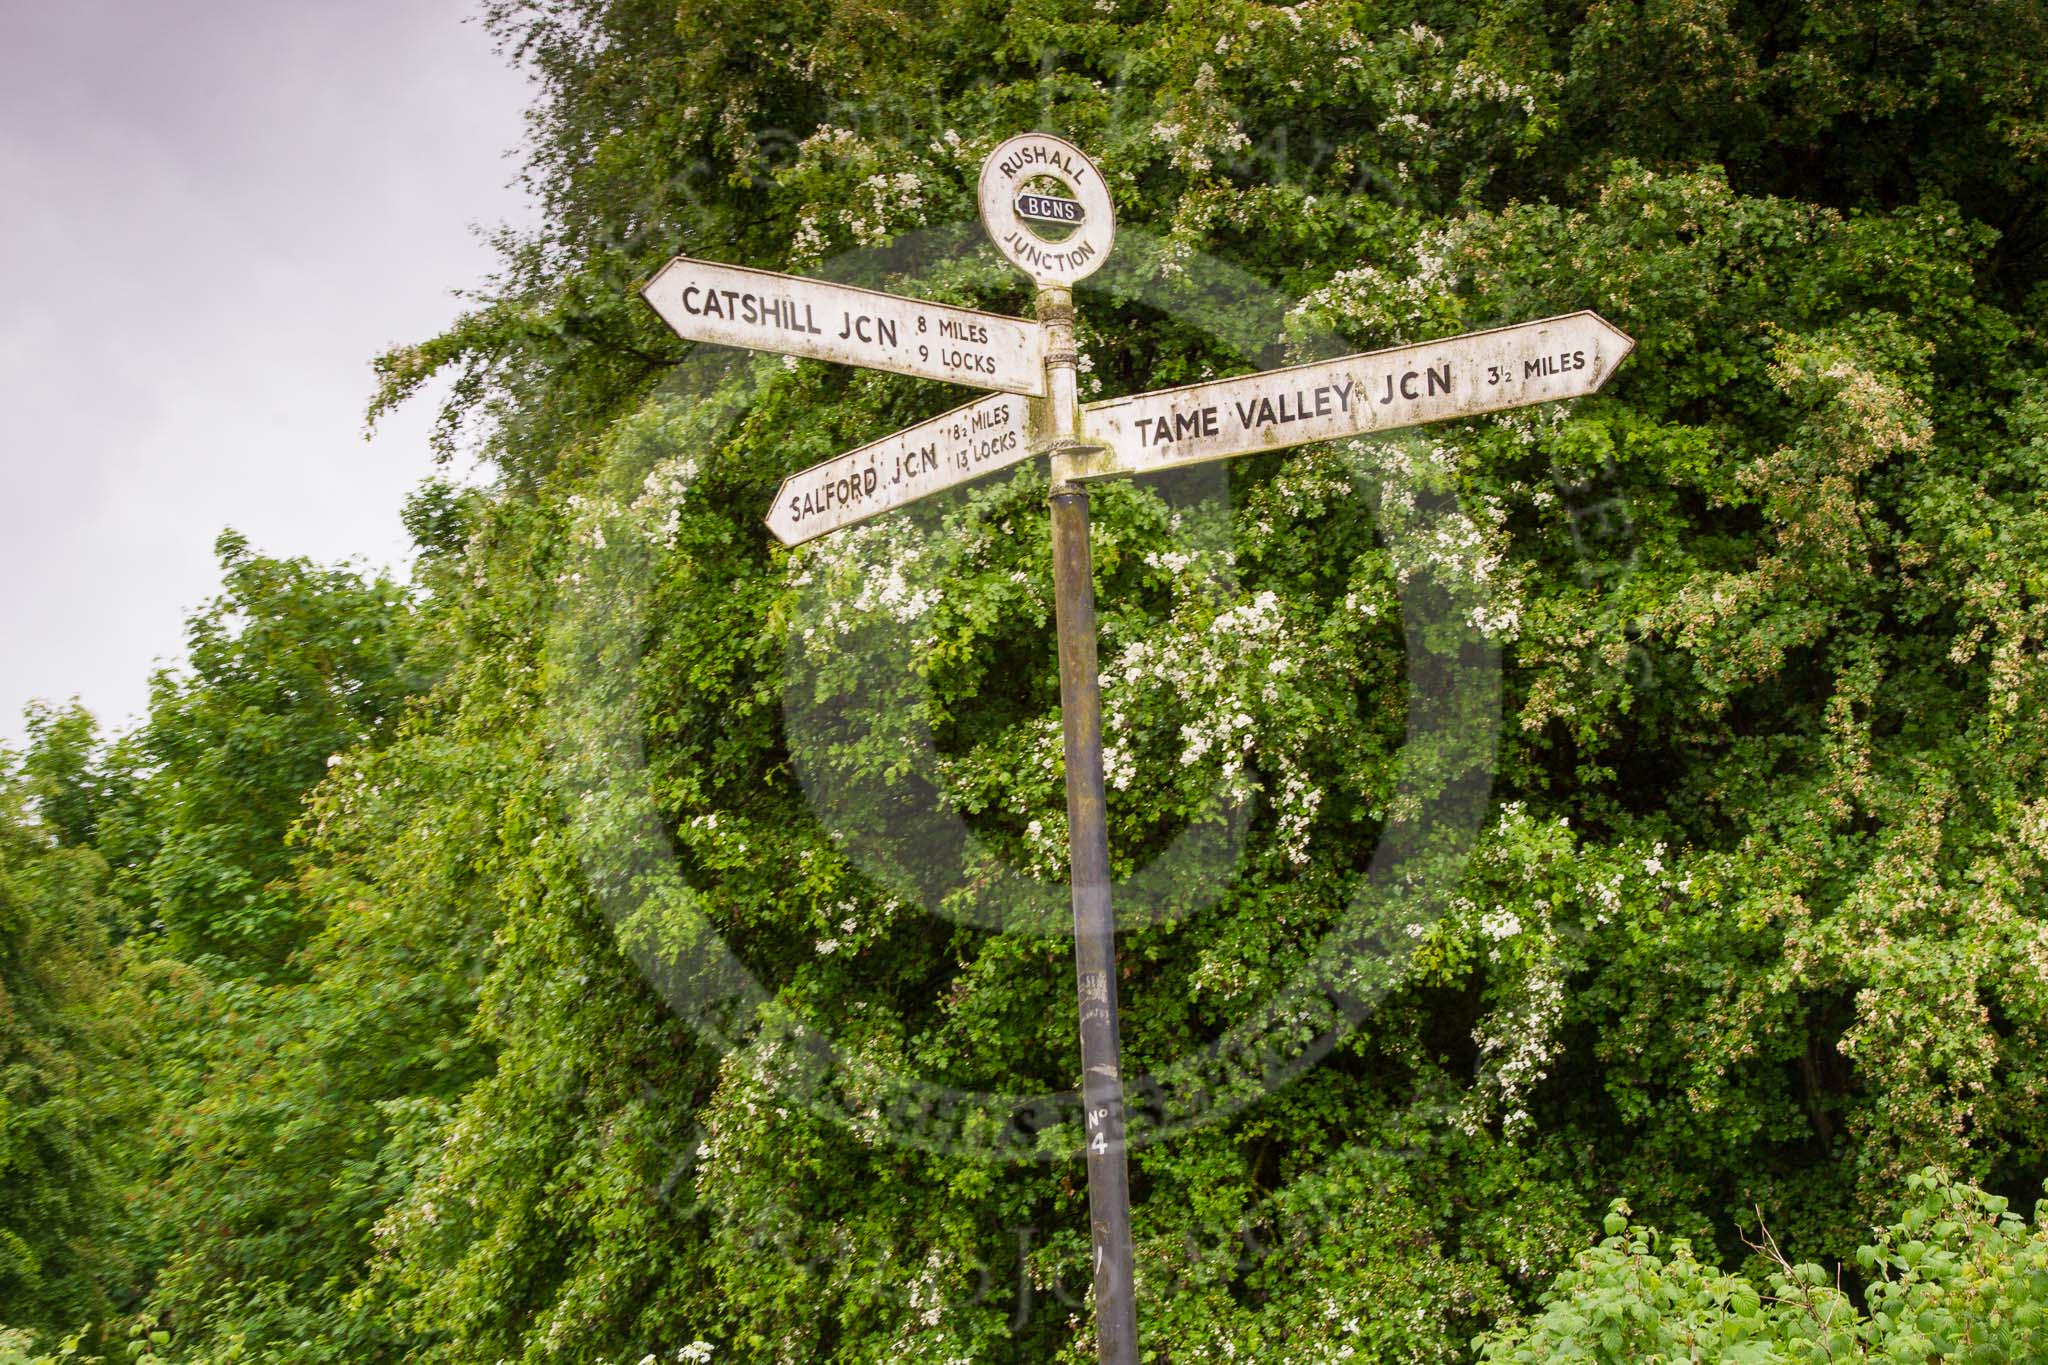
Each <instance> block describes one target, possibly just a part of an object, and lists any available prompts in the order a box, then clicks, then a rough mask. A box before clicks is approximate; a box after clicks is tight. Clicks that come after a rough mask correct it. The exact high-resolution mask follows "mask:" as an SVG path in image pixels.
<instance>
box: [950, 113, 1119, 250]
mask: <svg viewBox="0 0 2048 1365" xmlns="http://www.w3.org/2000/svg"><path fill="white" fill-rule="evenodd" d="M1047 184H1051V185H1058V186H1062V187H1064V189H1065V191H1066V197H1063V196H1060V195H1056V194H1048V193H1046V192H1045V188H1044V187H1045V186H1046V185H1047ZM980 198H981V225H982V226H983V227H984V228H986V229H988V235H989V236H990V238H992V239H993V240H994V241H995V244H996V250H998V251H1000V252H1002V253H1003V255H1004V256H1006V257H1008V258H1009V260H1010V264H1012V265H1014V266H1016V267H1017V268H1018V269H1019V270H1021V271H1023V272H1024V273H1025V274H1027V275H1029V276H1030V277H1031V279H1032V282H1033V283H1035V284H1041V285H1045V284H1057V285H1067V284H1072V283H1074V282H1075V281H1076V280H1080V279H1085V278H1086V277H1088V276H1089V275H1092V274H1094V273H1095V271H1096V270H1097V269H1099V268H1100V267H1101V265H1102V263H1103V261H1105V260H1107V259H1108V258H1109V244H1110V242H1111V241H1112V240H1113V239H1114V238H1115V237H1116V212H1115V210H1114V209H1112V208H1111V207H1110V202H1109V186H1108V185H1107V184H1105V183H1104V182H1103V179H1102V172H1101V170H1099V169H1098V168H1097V167H1096V165H1095V163H1094V162H1093V161H1090V160H1089V159H1088V157H1087V155H1086V154H1085V153H1084V152H1082V150H1081V149H1080V148H1079V147H1076V146H1075V145H1074V144H1073V143H1071V142H1067V141H1064V140H1062V139H1060V138H1056V137H1053V136H1052V135H1050V134H1048V133H1023V134H1020V135H1018V136H1017V137H1013V138H1011V139H1010V140H1009V141H1008V142H1005V143H1004V144H1003V145H1002V146H1000V147H998V148H996V149H995V150H994V151H992V152H990V153H989V154H988V160H986V161H984V162H982V163H981V194H980ZM1034 224H1043V225H1047V226H1048V227H1051V228H1052V229H1053V230H1055V231H1057V230H1059V229H1061V228H1064V229H1066V235H1065V236H1063V237H1061V238H1060V239H1059V240H1057V241H1055V240H1053V238H1052V237H1051V236H1050V235H1048V232H1047V230H1046V227H1034V226H1033V225H1034Z"/></svg>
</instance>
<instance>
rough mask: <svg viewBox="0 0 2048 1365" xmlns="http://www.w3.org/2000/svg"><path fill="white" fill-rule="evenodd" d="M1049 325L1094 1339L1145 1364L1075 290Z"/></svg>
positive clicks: (1045, 297) (1049, 314)
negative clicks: (1079, 465)
mask: <svg viewBox="0 0 2048 1365" xmlns="http://www.w3.org/2000/svg"><path fill="white" fill-rule="evenodd" d="M1038 318H1039V321H1040V322H1042V323H1043V324H1044V325H1045V329H1046V357H1045V375H1046V392H1047V397H1046V400H1045V421H1044V423H1043V425H1042V426H1041V428H1040V430H1041V431H1042V432H1043V434H1044V439H1045V442H1046V448H1047V449H1048V450H1050V452H1051V454H1052V479H1053V483H1052V497H1051V501H1052V571H1053V598H1054V602H1055V609H1056V614H1057V618H1058V629H1059V654H1060V721H1061V724H1062V726H1063V727H1064V729H1065V732H1066V759H1067V840H1068V848H1069V856H1070V866H1071V868H1072V877H1073V902H1074V976H1075V981H1076V984H1077V986H1078V987H1079V991H1080V997H1081V1103H1082V1107H1083V1110H1084V1111H1085V1114H1086V1126H1085V1129H1084V1131H1085V1132H1086V1134H1087V1139H1088V1148H1087V1152H1088V1156H1087V1160H1088V1220H1089V1225H1090V1228H1091V1231H1092V1238H1091V1240H1092V1242H1093V1245H1094V1249H1095V1259H1094V1278H1095V1344H1096V1351H1097V1354H1098V1356H1099V1357H1100V1359H1101V1360H1102V1362H1103V1365H1137V1360H1138V1309H1137V1300H1136V1296H1135V1293H1134V1287H1133V1283H1132V1280H1133V1261H1132V1253H1131V1181H1130V1169H1129V1166H1128V1164H1127V1162H1126V1160H1125V1155H1124V1082H1123V1044H1122V1040H1121V1038H1120V1036H1119V1030H1118V1024H1117V1000H1116V997H1117V989H1116V976H1117V973H1116V917H1115V913H1114V911H1113V909H1112V908H1111V905H1110V898H1109V824H1108V814H1107V811H1106V809H1105V806H1104V796H1103V782H1102V683H1101V678H1100V675H1099V674H1098V672H1097V669H1096V657H1095V647H1096V626H1095V578H1094V564H1093V555H1092V554H1091V553H1090V547H1089V540H1088V490H1087V488H1086V487H1084V486H1083V485H1081V484H1078V483H1074V482H1071V481H1070V480H1068V478H1067V477H1066V466H1067V464H1068V463H1069V462H1070V461H1072V460H1073V459H1075V458H1076V457H1077V456H1078V455H1080V454H1081V453H1082V449H1083V447H1082V446H1081V441H1080V436H1079V426H1080V416H1081V413H1080V404H1079V400H1078V397H1077V394H1076V390H1075V367H1076V365H1077V363H1078V361H1079V359H1080V357H1079V354H1078V353H1077V352H1076V351H1075V349H1074V303H1073V295H1072V294H1071V293H1069V292H1068V291H1067V290H1065V289H1060V288H1042V289H1040V290H1039V292H1038Z"/></svg>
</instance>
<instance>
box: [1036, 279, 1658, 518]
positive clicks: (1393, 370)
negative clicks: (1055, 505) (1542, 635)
mask: <svg viewBox="0 0 2048 1365" xmlns="http://www.w3.org/2000/svg"><path fill="white" fill-rule="evenodd" d="M1634 349H1635V342H1634V340H1633V339H1631V338H1630V337H1629V335H1628V334H1627V333H1626V332H1623V331H1622V330H1621V329H1620V328H1618V327H1616V326H1615V325H1614V324H1613V323H1611V322H1609V321H1607V319H1605V318H1603V317H1601V316H1600V315H1599V314H1598V313H1594V312H1591V311H1585V312H1578V313H1566V314H1563V315H1562V316H1559V317H1554V318H1543V319H1541V320H1539V321H1536V322H1523V323H1517V324H1515V325H1514V326H1511V327H1496V328H1494V329H1492V330H1491V331H1485V332H1468V333H1466V334H1465V335H1463V336H1456V337H1448V338H1445V339H1444V340H1442V341H1428V342H1422V343H1420V344H1418V345H1414V346H1396V347H1392V348H1390V349H1388V350H1383V351H1368V352H1365V353H1363V354H1360V355H1350V356H1343V357H1340V358H1338V359H1336V360H1321V361H1316V362H1315V363H1313V364H1308V365H1295V366H1291V367H1289V368H1287V369H1283V370H1268V371H1265V372H1264V373H1261V374H1250V375H1244V376H1242V377H1240V378H1236V379H1218V380H1212V381H1210V382H1208V383H1203V384H1189V385H1186V386H1185V387H1182V388H1177V389H1159V390H1155V391H1153V392H1151V393H1140V394H1132V395H1131V396H1129V397H1126V398H1114V399H1110V400H1109V401H1107V402H1102V403H1090V404H1087V405H1085V406H1084V407H1083V408H1082V409H1081V430H1082V435H1083V436H1084V437H1085V438H1087V439H1088V440H1089V441H1091V442H1093V443H1095V444H1097V445H1100V446H1101V447H1103V450H1102V452H1101V453H1100V454H1098V455H1095V456H1092V457H1088V458H1085V459H1083V460H1081V461H1078V462H1077V465H1076V467H1075V468H1074V469H1073V471H1072V473H1071V475H1070V477H1077V478H1101V477H1104V476H1106V475H1110V474H1137V473H1145V472H1148V471H1151V470H1157V469H1170V468H1173V467H1175V466H1178V465H1184V464H1196V463H1199V462H1201V461H1204V460H1224V459H1229V458H1231V457H1232V456H1236V455H1252V454H1257V453H1258V452H1260V451H1267V450H1284V449H1286V448H1288V447H1290V446H1298V445H1305V444H1307V443H1309V442H1311V441H1330V440H1339V439H1342V438H1344V437H1347V436H1359V435H1364V434H1365V433H1367V432H1374V431H1390V430H1393V429H1395V428H1398V427H1412V426H1419V425H1422V424H1424V423H1428V422H1441V421H1447V420H1449V419H1451V418H1455V417H1476V416H1479V415H1481V414H1483V413H1489V412H1501V411H1504V410H1506V409H1509V408H1519V407H1527V406H1529V405H1531V404H1535V403H1549V402H1554V401H1556V400H1558V399H1562V398H1577V397H1581V396H1583V395H1585V394H1589V393H1592V392H1594V391H1595V390H1597V389H1599V388H1600V387H1601V386H1602V385H1603V384H1605V383H1606V382H1607V380H1608V379H1609V378H1610V377H1611V376H1612V375H1613V374H1614V371H1615V369H1616V368H1617V367H1618V366H1619V365H1620V364H1621V362H1622V361H1623V360H1624V359H1626V358H1627V357H1628V354H1629V352H1630V351H1632V350H1634Z"/></svg>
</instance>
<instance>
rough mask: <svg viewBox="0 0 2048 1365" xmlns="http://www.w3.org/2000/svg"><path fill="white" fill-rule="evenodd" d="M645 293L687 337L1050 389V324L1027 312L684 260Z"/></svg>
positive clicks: (1006, 386) (971, 382)
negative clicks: (1012, 314)
mask: <svg viewBox="0 0 2048 1365" xmlns="http://www.w3.org/2000/svg"><path fill="white" fill-rule="evenodd" d="M640 293H641V296H642V297H643V298H645V299H646V300H647V302H648V304H649V306H651V307H652V308H653V309H654V311H655V312H657V313H659V314H660V315H661V319H662V321H664V322H666V323H667V324H668V325H669V326H670V327H671V328H673V329H674V330H675V332H676V334H677V335H678V336H681V337H682V338H683V339H685V340H686V341H712V342H717V343H719V344H721V345H726V346H742V347H745V348H747V349H749V350H754V351H773V352H776V353H778V354H781V355H797V356H807V357H809V358H810V359H813V360H834V361H838V362H840V363H842V364H847V365H859V366H863V367H865V368H867V369H871V370H889V371H892V372H894V373H896V374H908V375H915V376H917V377H918V378H920V379H941V380H945V381H947V382H949V383H954V384H965V385H968V386H969V387H971V388H977V389H996V390H1000V391H1002V392H1006V393H1025V394H1030V395H1032V396H1033V397H1043V396H1044V394H1045V329H1044V328H1043V327H1041V326H1039V325H1038V324H1037V323H1035V322H1026V321H1024V320H1023V319H1022V318H1007V317H1003V316H1001V315H1000V314H996V313H980V312H976V311H975V310H973V309H971V308H955V307H953V306H951V305H950V304H943V303H927V302H926V301H925V300H923V299H913V298H906V297H905V296H903V295H901V294H884V293H880V292H878V291H876V290H873V289H857V288H855V287H853V286H852V285H845V284H832V283H830V282H828V281H825V280H811V279H805V278H803V277H801V276H798V275H781V274H777V273H776V272H774V271H772V270H752V269H749V268H747V267H746V266H737V265H719V264H717V263H716V262H712V261H698V260H692V259H691V258H690V257H688V256H678V257H676V258H675V259H674V260H672V261H670V262H669V263H668V264H667V265H665V266H663V267H662V269H661V271H660V272H659V273H658V274H656V275H655V277H654V278H653V279H651V280H649V281H648V282H647V284H646V286H645V287H644V288H642V289H641V291H640Z"/></svg>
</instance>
